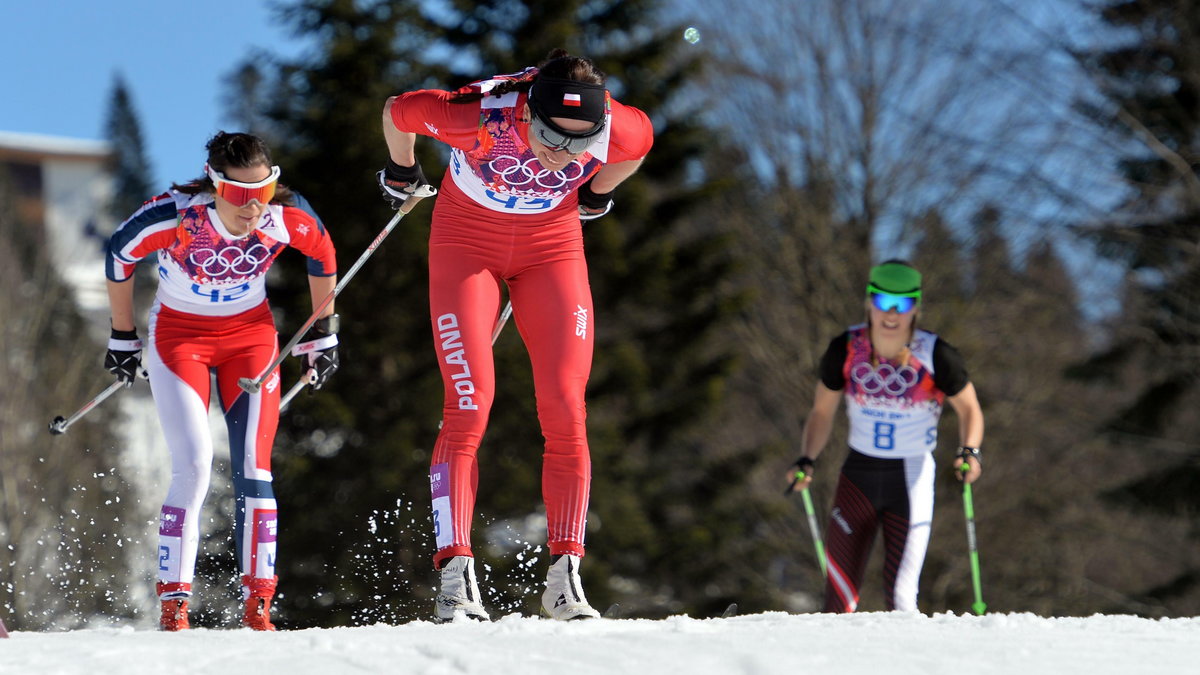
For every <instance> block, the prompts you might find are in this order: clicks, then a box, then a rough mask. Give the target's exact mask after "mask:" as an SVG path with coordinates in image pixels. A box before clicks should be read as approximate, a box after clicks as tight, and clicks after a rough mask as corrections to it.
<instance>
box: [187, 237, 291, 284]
mask: <svg viewBox="0 0 1200 675" xmlns="http://www.w3.org/2000/svg"><path fill="white" fill-rule="evenodd" d="M270 259H271V249H269V248H267V247H266V246H264V245H263V244H261V243H259V244H255V245H253V246H251V247H249V248H247V249H245V250H242V249H240V248H238V247H237V246H226V247H225V248H223V249H221V250H220V251H217V250H215V249H211V248H202V249H198V250H195V251H192V253H191V255H189V256H188V262H189V263H191V264H192V265H193V266H194V267H195V268H198V269H200V270H202V271H203V272H204V274H205V275H206V276H208V277H209V278H211V279H218V278H224V277H226V276H239V277H247V276H251V275H253V274H255V273H256V272H258V271H259V269H260V268H261V267H262V264H263V263H264V262H266V261H268V260H270Z"/></svg>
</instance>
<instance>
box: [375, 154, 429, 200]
mask: <svg viewBox="0 0 1200 675" xmlns="http://www.w3.org/2000/svg"><path fill="white" fill-rule="evenodd" d="M376 176H377V177H378V179H379V189H381V190H383V199H384V201H386V202H387V203H388V204H391V206H392V208H394V209H396V210H399V209H400V206H401V205H402V204H404V202H405V201H407V200H408V198H409V197H411V196H412V195H413V193H414V192H416V191H417V190H419V189H421V186H423V185H429V181H427V180H425V173H424V172H422V171H421V164H420V163H419V162H418V163H415V164H413V165H412V166H400V165H399V164H397V163H395V162H393V161H392V158H391V157H388V161H387V166H385V167H384V169H383V170H382V171H380V172H379V173H378V174H376Z"/></svg>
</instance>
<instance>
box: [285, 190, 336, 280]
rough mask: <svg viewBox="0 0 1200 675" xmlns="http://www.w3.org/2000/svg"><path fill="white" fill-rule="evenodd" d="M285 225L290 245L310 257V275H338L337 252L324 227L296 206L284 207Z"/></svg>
mask: <svg viewBox="0 0 1200 675" xmlns="http://www.w3.org/2000/svg"><path fill="white" fill-rule="evenodd" d="M283 224H284V226H285V227H286V228H287V230H288V232H289V233H290V234H291V237H292V240H291V242H289V244H288V245H289V246H291V247H292V248H294V249H296V250H297V251H300V252H301V253H303V254H304V255H306V256H308V273H309V274H311V275H312V276H314V277H329V276H333V275H335V274H337V251H335V250H334V248H333V239H332V238H331V237H330V236H329V231H328V230H326V229H325V226H324V225H322V224H321V223H320V222H319V221H318V220H317V219H316V218H313V217H312V216H311V215H310V214H309V213H308V212H307V211H304V210H303V209H299V208H296V207H294V206H285V207H283Z"/></svg>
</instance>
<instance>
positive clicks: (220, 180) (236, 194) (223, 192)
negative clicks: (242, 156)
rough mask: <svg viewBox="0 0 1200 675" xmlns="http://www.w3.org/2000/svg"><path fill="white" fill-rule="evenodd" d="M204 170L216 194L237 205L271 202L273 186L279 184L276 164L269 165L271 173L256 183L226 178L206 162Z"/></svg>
mask: <svg viewBox="0 0 1200 675" xmlns="http://www.w3.org/2000/svg"><path fill="white" fill-rule="evenodd" d="M204 171H205V172H206V173H208V177H209V178H211V179H212V182H213V186H215V187H216V190H217V196H218V197H220V198H221V199H224V200H225V201H227V202H229V203H230V204H233V205H234V206H238V207H241V206H245V205H247V204H249V203H250V202H258V203H259V204H263V205H264V206H265V205H266V204H269V203H271V198H272V197H274V196H275V187H276V186H277V185H278V184H279V174H280V170H279V167H277V166H273V167H271V175H270V176H267V177H266V178H264V179H262V180H260V181H258V182H257V183H243V182H241V181H236V180H232V179H230V178H226V177H225V174H223V173H221V172H220V171H217V170H216V169H213V168H212V167H210V166H208V165H207V164H205V165H204Z"/></svg>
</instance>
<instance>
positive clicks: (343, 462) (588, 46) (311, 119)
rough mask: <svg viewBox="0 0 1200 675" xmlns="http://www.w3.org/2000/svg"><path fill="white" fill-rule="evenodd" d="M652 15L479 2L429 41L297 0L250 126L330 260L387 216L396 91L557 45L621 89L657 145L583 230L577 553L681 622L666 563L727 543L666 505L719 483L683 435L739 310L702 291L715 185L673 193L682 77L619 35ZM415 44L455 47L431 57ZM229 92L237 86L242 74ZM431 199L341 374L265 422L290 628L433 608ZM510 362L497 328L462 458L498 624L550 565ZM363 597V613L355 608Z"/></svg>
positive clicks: (703, 401)
mask: <svg viewBox="0 0 1200 675" xmlns="http://www.w3.org/2000/svg"><path fill="white" fill-rule="evenodd" d="M653 7H654V6H653V4H651V3H642V2H617V3H611V4H610V5H605V6H604V7H603V11H597V9H596V7H592V6H585V4H584V3H575V2H569V3H527V4H525V5H522V6H518V5H512V4H511V3H506V4H504V5H503V6H500V5H499V4H497V5H496V6H495V7H492V6H491V5H487V4H483V5H474V6H472V8H471V9H470V10H469V11H468V12H467V13H464V14H461V15H457V16H455V17H453V18H452V19H446V18H445V17H444V16H442V18H441V19H440V22H441V24H442V25H440V26H435V25H431V24H427V23H425V19H423V18H422V15H421V13H420V12H419V11H417V6H416V4H415V3H413V4H409V3H395V2H377V3H367V4H365V5H364V4H363V3H354V2H349V1H342V0H311V1H306V2H299V3H296V4H294V5H292V6H291V7H289V8H287V9H286V10H285V15H286V17H287V18H288V20H289V21H291V22H292V24H293V25H294V26H295V28H296V30H297V32H298V33H300V34H302V35H314V36H316V37H317V39H318V41H319V45H318V48H317V49H316V50H315V53H316V56H315V57H314V58H313V60H311V61H305V62H297V63H279V64H274V65H273V66H272V68H273V70H272V71H271V72H270V73H265V74H266V75H267V77H266V78H265V81H266V82H268V83H269V84H268V85H267V86H269V87H270V91H272V94H273V95H271V96H268V97H264V98H263V100H265V101H273V102H275V103H274V105H273V106H272V107H269V108H267V109H265V110H263V111H262V113H263V115H262V118H263V125H262V127H261V129H260V131H261V133H263V134H264V135H265V136H267V138H268V139H269V140H270V141H271V142H272V144H273V148H274V152H275V156H276V160H277V161H278V162H279V163H280V164H281V165H282V166H283V168H284V181H285V182H287V183H289V184H290V185H291V186H292V187H294V188H297V189H298V190H299V191H300V192H302V193H303V194H304V195H305V196H306V197H307V198H308V199H309V200H310V201H311V202H312V203H313V205H314V206H315V207H316V209H317V210H318V212H320V213H321V214H322V216H323V217H324V219H325V221H326V223H327V224H328V226H329V227H330V230H331V232H332V233H333V236H334V240H335V242H336V244H337V246H338V250H339V260H340V262H341V264H342V265H343V267H345V266H348V264H349V263H350V261H353V260H355V259H356V258H357V256H358V255H359V253H360V252H361V251H362V250H364V249H365V247H366V246H367V245H368V244H369V243H370V242H371V240H372V239H373V237H374V236H375V234H376V233H377V232H378V230H379V229H381V228H382V226H383V224H384V223H385V222H386V221H387V219H388V217H389V216H390V212H389V211H388V209H387V207H386V205H385V204H384V203H383V201H382V199H381V198H380V197H379V194H378V188H377V186H376V185H375V183H374V175H373V173H374V171H376V170H377V168H378V167H380V166H381V165H382V163H383V161H384V159H385V153H386V150H385V146H384V144H383V140H382V134H381V133H380V131H379V128H380V113H381V110H382V106H383V103H384V100H385V99H386V97H387V96H389V95H391V94H396V93H401V92H404V91H408V90H412V89H417V88H421V87H426V86H438V87H443V88H454V87H458V86H462V85H464V84H467V83H468V82H470V81H472V80H474V79H478V78H480V77H486V76H489V75H491V74H493V73H500V72H510V71H512V70H515V69H516V68H519V67H523V66H526V65H534V64H536V63H537V62H538V61H540V60H541V59H542V58H544V57H545V55H546V54H547V53H548V52H549V51H550V49H552V48H554V47H560V46H561V47H565V48H567V49H568V50H570V51H572V52H573V53H576V54H581V55H585V56H589V57H591V58H593V59H594V60H595V61H596V62H597V64H598V65H599V67H600V68H601V69H602V70H604V71H605V72H607V73H608V74H609V77H610V80H609V81H610V86H611V87H612V89H613V93H614V95H615V96H616V97H618V98H619V99H620V100H622V101H623V102H626V103H629V104H631V105H635V106H638V107H641V108H642V109H644V110H646V111H647V112H648V113H649V114H650V115H651V117H652V119H653V120H654V123H655V126H656V146H655V148H654V150H652V151H651V154H650V156H649V158H648V159H647V162H646V164H645V165H644V166H643V168H642V170H641V171H640V172H639V173H638V174H637V175H635V176H634V177H633V178H632V179H630V180H628V181H626V183H624V184H623V185H622V186H621V188H620V190H619V191H618V194H617V198H616V201H617V207H616V209H615V210H614V212H613V213H612V214H609V215H608V216H605V217H604V218H602V219H600V220H598V221H596V222H595V223H592V224H589V225H588V227H587V228H586V230H585V238H586V242H587V246H588V250H589V260H590V267H591V278H592V287H593V293H594V296H595V303H596V308H597V315H598V317H599V319H598V333H597V346H596V359H595V368H594V371H593V378H592V383H591V387H590V390H589V409H590V424H589V427H590V433H589V436H590V440H591V444H592V456H593V472H594V483H593V495H594V498H593V511H592V518H591V528H590V531H589V535H588V536H589V544H590V546H591V548H592V549H593V550H594V551H599V552H602V553H601V555H596V556H593V557H589V564H588V565H587V566H585V568H584V574H585V576H586V577H587V579H588V592H589V597H591V599H592V600H593V602H594V603H596V604H597V605H601V606H603V605H604V604H606V603H608V602H610V601H612V600H615V599H620V600H621V601H622V602H623V603H626V604H627V605H628V604H633V605H636V604H637V603H636V602H634V598H633V597H632V596H633V595H634V593H640V591H638V592H631V591H629V590H627V589H621V588H620V587H619V586H617V585H611V586H610V585H609V584H608V583H607V581H608V579H609V578H610V576H611V575H614V574H615V575H619V576H620V577H622V578H627V579H634V580H636V584H637V588H639V589H651V588H653V589H656V590H657V589H667V591H668V595H669V596H670V599H671V601H672V602H674V603H683V604H682V605H679V606H684V607H692V606H696V603H697V602H698V595H699V594H700V593H702V592H703V589H697V588H696V584H695V583H694V582H693V581H692V580H691V579H694V578H695V576H693V575H690V574H689V573H688V572H689V570H687V569H685V567H686V565H684V563H687V562H688V561H695V562H696V563H703V562H704V561H705V560H706V559H707V556H708V555H709V553H710V551H711V545H712V543H713V539H714V538H722V537H725V536H729V537H737V536H740V535H739V533H737V532H728V531H723V530H722V529H721V528H711V531H712V533H713V534H711V535H708V534H704V535H702V536H701V535H699V534H698V531H700V530H707V529H709V528H707V527H704V528H701V526H700V518H699V517H698V516H696V515H692V516H689V517H688V518H687V519H685V520H684V522H678V521H679V519H678V518H674V519H672V518H667V517H666V516H665V514H668V513H673V512H681V510H680V509H679V508H678V507H677V506H676V505H681V504H688V503H692V504H699V503H703V497H702V496H700V495H698V494H697V492H696V490H697V489H698V486H697V482H698V481H699V482H707V483H709V487H711V485H712V484H715V483H714V480H715V476H714V475H713V474H714V472H723V471H725V469H726V468H725V467H723V466H719V465H714V466H704V465H703V464H704V463H703V462H701V465H700V466H696V465H697V459H698V456H697V454H696V447H695V440H694V439H690V438H686V436H685V434H686V433H687V431H688V430H689V429H692V428H693V427H694V426H695V423H696V422H697V421H702V420H704V419H705V413H706V411H707V410H708V409H709V408H710V407H711V406H712V405H713V404H714V403H715V402H716V401H718V400H719V398H720V394H721V389H720V382H721V380H722V378H723V377H724V375H725V373H726V372H727V371H728V369H729V367H730V358H729V356H728V353H727V352H724V351H722V350H720V349H716V348H714V347H713V346H712V344H711V343H710V336H711V328H712V326H714V325H715V324H717V323H718V322H719V321H720V318H721V317H722V316H723V315H726V314H727V313H728V312H729V311H731V310H732V309H733V308H735V307H736V303H734V302H732V301H731V299H730V298H729V297H728V295H727V294H726V293H725V292H724V291H722V290H721V280H722V278H723V277H724V276H725V275H726V273H727V269H728V265H729V264H730V261H729V259H728V255H727V252H726V251H727V246H726V244H725V243H724V242H723V241H722V239H721V238H720V236H718V235H715V234H714V232H713V230H712V224H711V223H709V222H707V221H706V220H704V219H702V218H699V217H697V215H696V214H697V212H698V210H699V209H701V208H702V206H703V204H704V199H705V196H706V195H707V194H709V193H711V191H712V190H713V189H714V184H713V183H712V182H711V181H707V180H704V181H700V182H699V183H695V182H693V183H692V184H689V185H688V186H687V187H684V186H683V184H684V175H683V172H684V171H685V169H686V168H687V167H688V166H689V163H690V162H692V161H693V160H694V158H700V157H702V153H703V152H704V150H705V143H704V142H703V139H704V136H705V133H704V132H703V130H702V129H701V128H699V127H698V126H696V123H695V122H694V117H692V116H690V115H689V114H688V112H689V111H688V110H685V109H679V110H674V111H668V110H667V108H666V104H667V103H669V102H670V101H671V100H672V92H673V91H674V90H675V88H676V87H677V86H678V84H679V82H680V78H682V77H684V75H685V73H686V72H688V69H691V68H694V67H696V64H693V63H689V62H687V61H685V60H682V59H679V58H678V57H676V56H675V55H673V54H672V50H673V49H674V47H673V42H674V41H671V40H669V39H668V37H667V36H668V33H669V34H671V35H674V30H673V29H672V30H671V31H658V30H648V31H638V32H637V33H636V35H635V34H634V33H629V32H626V31H625V30H624V26H628V25H642V26H646V25H650V24H651V19H652V17H653V13H652V10H653ZM481 22H483V23H481ZM468 34H470V35H487V36H488V37H487V39H486V40H482V41H480V42H479V43H478V44H481V45H484V46H485V47H486V46H487V45H492V46H491V47H487V48H485V49H479V50H476V49H468V48H466V46H465V45H463V44H462V43H461V41H462V40H465V39H467V38H466V37H464V36H467V35H468ZM529 35H537V38H536V39H529V38H528V37H526V36H529ZM518 36H521V39H520V40H518ZM435 38H438V39H440V40H441V42H440V44H441V45H442V49H441V50H440V52H439V51H438V50H436V49H435V47H436V45H435V44H434V42H433V41H434V39H435ZM447 45H449V46H451V47H452V49H450V50H446V49H445V47H446V46H447ZM504 45H509V48H508V49H505V48H504ZM429 53H447V54H449V53H453V54H455V55H456V56H455V57H454V58H447V59H446V61H445V63H440V62H439V63H433V62H429V61H427V60H426V59H425V55H426V54H429ZM462 54H466V55H468V56H470V55H474V56H476V57H477V60H476V61H475V62H474V63H471V60H470V59H463V58H459V55H462ZM381 64H382V65H381ZM464 64H467V65H464ZM452 69H453V70H454V71H455V72H454V74H451V70H452ZM651 73H653V75H651ZM238 79H240V80H242V81H248V80H247V77H246V74H245V72H244V71H243V72H242V73H241V74H240V75H239V76H238ZM251 79H253V78H251ZM334 102H336V103H334ZM417 150H418V153H419V160H420V162H421V164H422V166H423V168H424V171H425V173H426V175H428V176H430V177H431V178H434V177H437V178H435V179H434V182H435V183H437V182H440V177H441V175H442V173H443V169H444V166H445V157H446V153H445V149H444V148H442V147H440V146H439V144H437V143H435V142H428V141H427V142H419V143H418V144H417ZM289 176H290V178H289ZM430 207H431V205H420V206H418V207H417V209H416V211H415V212H414V213H413V214H412V215H410V216H408V217H407V218H406V219H405V221H404V222H403V223H402V224H401V226H400V227H398V228H397V229H396V230H395V231H394V232H393V234H392V235H391V237H390V238H389V239H388V240H387V241H386V243H385V244H384V245H383V246H382V247H381V248H380V249H379V250H378V251H377V253H376V254H375V257H374V258H373V259H372V260H371V261H370V263H369V264H367V265H365V266H364V267H363V268H362V270H361V271H360V272H359V273H358V276H356V277H355V279H354V282H353V284H352V285H351V286H349V287H347V290H346V292H345V293H344V294H343V295H342V296H341V297H340V298H339V299H338V303H337V308H338V311H339V313H340V314H342V315H343V317H344V321H343V331H342V343H343V347H342V357H343V367H342V370H341V371H340V372H339V373H338V375H337V376H336V377H335V379H334V381H333V382H332V383H331V385H330V386H329V387H327V388H326V389H324V390H322V391H321V392H320V393H319V394H318V395H316V396H313V397H311V398H310V397H306V396H302V397H301V398H300V399H299V400H297V402H296V403H294V404H293V406H292V410H290V411H289V412H288V413H287V416H286V418H285V420H284V422H283V424H282V425H281V430H280V436H279V441H278V442H277V444H276V445H277V452H276V460H275V461H276V475H277V481H278V482H279V483H280V489H279V490H278V493H279V499H280V503H281V510H282V516H281V518H282V522H284V527H283V528H282V529H281V544H280V551H281V554H280V566H281V567H280V576H281V584H282V585H281V588H286V589H288V592H289V593H291V594H292V600H291V601H290V602H289V603H288V605H290V606H291V607H292V608H293V614H292V615H291V616H290V617H285V619H287V620H292V621H295V622H296V623H297V624H307V625H316V624H321V625H330V624H336V623H343V622H367V621H375V620H397V619H402V618H411V617H420V618H423V617H426V616H428V612H429V611H430V610H429V607H430V605H429V602H430V599H431V597H432V591H433V585H434V583H435V581H436V575H435V574H434V573H433V572H432V569H431V565H430V562H429V561H430V557H431V555H432V553H433V543H432V536H431V531H430V530H431V526H430V524H429V489H428V462H429V447H430V446H431V445H432V443H433V441H434V439H435V438H436V433H437V420H438V418H439V416H440V409H441V381H440V377H439V375H438V368H437V364H436V361H435V357H434V353H433V350H432V349H431V342H430V341H431V330H430V326H429V316H428V301H427V272H426V238H427V223H428V221H427V218H428V213H429V209H430ZM282 267H285V266H283V265H280V266H277V269H278V268H282ZM277 281H278V287H277V288H276V289H273V291H272V295H273V298H274V300H273V302H274V303H275V304H276V306H277V307H280V308H282V309H283V310H284V312H286V315H285V317H284V319H283V321H282V322H281V333H283V334H287V332H288V330H289V328H288V326H289V325H291V326H295V325H298V323H299V322H300V321H301V320H302V319H303V318H304V317H305V316H307V313H308V308H307V293H306V292H305V290H304V285H303V281H302V275H301V274H300V273H298V272H292V271H286V270H281V273H280V274H279V277H278V278H277ZM292 368H293V366H292V365H291V364H288V365H286V366H285V385H286V383H287V382H289V381H290V380H291V378H292V377H295V374H294V371H293V370H292ZM529 370H530V369H529V365H528V358H527V356H526V355H525V353H524V348H523V346H522V345H521V342H520V339H519V337H518V336H517V334H516V331H515V329H513V328H511V327H510V328H509V329H508V330H507V331H506V332H505V333H504V334H503V336H502V337H501V338H500V341H499V343H498V345H497V371H498V379H499V380H500V382H499V387H498V393H497V402H496V405H495V406H494V408H493V413H492V418H491V423H490V425H489V431H488V434H487V436H486V438H485V439H484V443H483V447H482V449H481V451H480V455H481V461H480V465H481V470H480V472H481V486H482V487H481V490H480V496H479V506H478V511H477V519H476V527H475V534H474V540H475V543H476V547H477V555H479V556H480V557H481V559H482V563H483V565H482V566H481V581H482V583H483V586H484V587H486V588H494V589H495V591H494V594H493V595H492V597H490V598H488V601H489V602H488V604H489V605H490V606H491V607H493V608H494V609H496V610H499V611H511V610H512V609H522V610H530V609H532V608H533V607H535V606H536V602H535V600H534V598H535V596H536V595H537V593H535V592H533V591H534V590H536V588H537V587H538V586H539V585H540V581H541V579H542V578H543V576H544V573H545V565H546V563H547V562H548V561H547V560H546V556H545V555H544V537H545V533H544V526H540V527H539V526H537V525H534V526H533V527H527V525H528V524H529V523H538V522H540V521H539V518H540V516H539V512H540V510H541V509H540V504H541V496H540V472H541V454H542V453H541V447H542V444H543V441H542V439H541V435H540V431H539V429H538V425H537V417H536V413H535V411H534V402H533V392H532V383H531V376H530V373H529ZM685 439H686V441H687V442H686V443H685V442H684V440H685ZM693 474H694V475H693ZM722 478H724V476H722ZM705 489H708V488H705ZM689 508H691V507H689ZM289 514H291V515H289ZM301 514H306V515H301ZM318 516H319V517H318ZM651 523H653V525H651ZM538 545H542V551H543V553H542V554H538V553H537V552H536V548H537V546H538ZM522 550H523V551H524V553H519V552H520V551H522ZM535 559H536V560H535ZM622 591H624V592H622ZM625 593H629V594H630V595H628V596H627V595H625ZM646 595H648V593H647V594H646ZM373 596H378V598H379V599H378V600H375V601H369V600H367V598H371V597H373ZM663 606H664V607H665V606H667V605H663ZM670 606H672V607H674V606H676V605H670Z"/></svg>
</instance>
